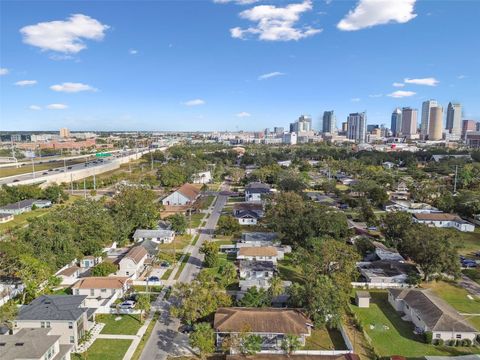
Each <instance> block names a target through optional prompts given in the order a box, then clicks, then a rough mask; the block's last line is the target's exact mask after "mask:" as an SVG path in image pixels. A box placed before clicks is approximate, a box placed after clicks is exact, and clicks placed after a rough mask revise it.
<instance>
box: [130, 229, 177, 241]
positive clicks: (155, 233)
mask: <svg viewBox="0 0 480 360" xmlns="http://www.w3.org/2000/svg"><path fill="white" fill-rule="evenodd" d="M172 235H173V231H172V230H163V229H155V230H144V229H137V230H135V233H134V234H133V238H134V239H137V238H162V237H169V236H172Z"/></svg>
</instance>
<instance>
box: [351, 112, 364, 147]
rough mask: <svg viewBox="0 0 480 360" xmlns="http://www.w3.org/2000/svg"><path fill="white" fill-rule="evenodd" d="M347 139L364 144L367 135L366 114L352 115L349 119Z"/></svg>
mask: <svg viewBox="0 0 480 360" xmlns="http://www.w3.org/2000/svg"><path fill="white" fill-rule="evenodd" d="M347 124H348V125H347V128H348V130H347V137H348V138H349V139H351V140H355V142H357V143H364V142H365V138H366V134H367V115H366V113H364V112H363V113H351V114H350V115H348V118H347Z"/></svg>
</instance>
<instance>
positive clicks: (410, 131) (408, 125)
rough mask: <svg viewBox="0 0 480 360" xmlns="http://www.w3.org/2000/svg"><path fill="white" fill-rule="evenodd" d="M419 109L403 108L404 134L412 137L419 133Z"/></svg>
mask: <svg viewBox="0 0 480 360" xmlns="http://www.w3.org/2000/svg"><path fill="white" fill-rule="evenodd" d="M417 118H418V110H417V109H412V108H410V107H404V108H402V130H401V132H402V135H403V136H407V137H412V136H413V135H416V134H417Z"/></svg>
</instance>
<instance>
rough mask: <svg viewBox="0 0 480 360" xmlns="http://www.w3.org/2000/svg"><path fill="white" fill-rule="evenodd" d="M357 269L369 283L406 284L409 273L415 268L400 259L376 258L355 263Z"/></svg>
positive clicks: (415, 269)
mask: <svg viewBox="0 0 480 360" xmlns="http://www.w3.org/2000/svg"><path fill="white" fill-rule="evenodd" d="M357 267H358V270H359V271H360V273H361V274H362V276H363V277H364V278H365V280H366V282H368V283H371V284H406V283H407V280H408V277H409V275H410V274H411V273H417V272H418V270H417V268H416V267H415V266H414V265H412V264H408V263H405V262H402V261H392V260H378V261H372V262H360V263H357Z"/></svg>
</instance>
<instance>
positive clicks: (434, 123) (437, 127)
mask: <svg viewBox="0 0 480 360" xmlns="http://www.w3.org/2000/svg"><path fill="white" fill-rule="evenodd" d="M429 121H430V123H429V125H428V133H427V134H426V135H428V140H433V141H438V140H442V130H443V129H442V128H443V126H442V125H443V108H442V107H441V106H433V107H430V115H429ZM422 126H423V122H422ZM422 135H423V134H422Z"/></svg>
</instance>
